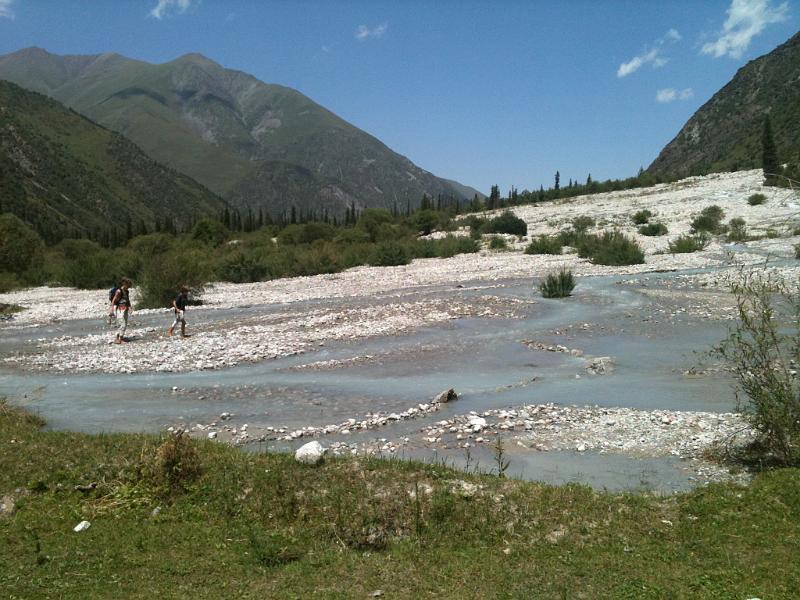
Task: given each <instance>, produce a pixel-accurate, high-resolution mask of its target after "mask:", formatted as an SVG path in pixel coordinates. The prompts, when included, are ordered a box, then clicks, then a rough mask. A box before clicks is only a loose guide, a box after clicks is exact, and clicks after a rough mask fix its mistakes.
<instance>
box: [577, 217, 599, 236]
mask: <svg viewBox="0 0 800 600" xmlns="http://www.w3.org/2000/svg"><path fill="white" fill-rule="evenodd" d="M594 226H595V220H594V218H593V217H589V216H587V215H581V216H579V217H575V218H574V219H572V229H573V230H575V231H576V232H577V233H584V232H585V231H587V230H588V229H589V228H590V227H594Z"/></svg>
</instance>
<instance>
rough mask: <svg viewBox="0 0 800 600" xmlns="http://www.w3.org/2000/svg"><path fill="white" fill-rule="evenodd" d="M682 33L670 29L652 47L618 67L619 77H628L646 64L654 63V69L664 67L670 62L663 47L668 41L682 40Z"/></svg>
mask: <svg viewBox="0 0 800 600" xmlns="http://www.w3.org/2000/svg"><path fill="white" fill-rule="evenodd" d="M681 39H682V37H681V34H680V33H679V32H678V30H677V29H670V30H669V31H667V33H665V34H664V35H663V36H662V37H660V38H659V39H657V40H656V41H655V43H654V44H653V47H652V48H645V50H644V52H642V53H641V54H639V55H637V56H634V57H633V58H632V59H630V60H629V61H628V62H624V63H622V64H621V65H620V66H619V68H618V69H617V77H627V76H628V75H630V74H631V73H635V72H636V71H638V70H639V69H641V68H642V67H643V66H644V65H647V64H650V65H653V68H654V69H658V68H659V67H663V66H664V65H665V64H667V63H668V62H669V59H668V58H664V57H663V56H661V49H662V48H663V47H664V44H666V43H667V42H671V43H673V44H674V43H675V42H679V41H681Z"/></svg>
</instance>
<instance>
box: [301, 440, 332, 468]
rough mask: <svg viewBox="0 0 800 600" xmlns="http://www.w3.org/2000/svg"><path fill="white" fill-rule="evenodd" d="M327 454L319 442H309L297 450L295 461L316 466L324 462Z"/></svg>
mask: <svg viewBox="0 0 800 600" xmlns="http://www.w3.org/2000/svg"><path fill="white" fill-rule="evenodd" d="M325 452H326V450H325V448H323V447H322V444H320V443H319V442H317V441H313V442H308V443H307V444H303V445H302V446H300V447H299V448H298V449H297V451H296V452H295V453H294V459H295V460H296V461H297V462H301V463H303V464H306V465H316V464H319V463H320V462H322V458H323V456H324V455H325Z"/></svg>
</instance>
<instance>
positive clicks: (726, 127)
mask: <svg viewBox="0 0 800 600" xmlns="http://www.w3.org/2000/svg"><path fill="white" fill-rule="evenodd" d="M766 115H769V117H770V121H771V126H772V131H773V136H774V139H775V145H776V147H777V150H778V158H779V160H780V161H781V162H790V161H791V162H797V161H798V159H800V33H797V34H795V35H794V36H792V37H791V38H790V39H789V40H788V41H787V42H785V43H784V44H781V45H780V46H778V47H777V48H775V50H773V51H772V52H770V53H769V54H765V55H764V56H761V57H759V58H757V59H755V60H752V61H750V62H749V63H747V64H746V65H745V66H743V67H742V68H741V69H739V70H738V72H737V73H736V75H735V76H734V77H733V79H732V80H731V81H730V82H729V83H728V84H727V85H725V86H724V87H723V88H722V89H721V90H719V91H718V92H717V93H716V94H714V95H713V96H712V97H711V99H710V100H709V101H708V102H706V103H705V104H704V105H703V106H702V107H700V109H698V111H697V112H696V113H695V114H694V115H692V117H691V118H690V119H689V120H688V121H687V123H686V124H685V125H684V126H683V128H682V129H681V130H680V132H679V133H678V135H677V136H676V137H675V139H673V140H672V141H671V142H670V143H669V144H667V146H666V147H664V149H663V150H662V151H661V153H660V154H659V155H658V157H657V158H656V159H655V160H654V161H653V163H652V164H651V165H650V166H649V168H648V171H649V172H650V173H651V174H653V175H665V176H672V177H675V176H678V177H681V176H685V175H701V174H705V173H709V172H716V171H738V170H742V169H753V168H759V167H761V136H762V132H763V129H764V119H765V116H766Z"/></svg>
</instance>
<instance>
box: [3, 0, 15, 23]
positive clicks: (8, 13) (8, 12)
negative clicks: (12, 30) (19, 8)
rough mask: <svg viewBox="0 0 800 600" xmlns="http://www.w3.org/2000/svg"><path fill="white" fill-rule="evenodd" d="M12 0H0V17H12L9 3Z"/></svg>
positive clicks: (12, 13)
mask: <svg viewBox="0 0 800 600" xmlns="http://www.w3.org/2000/svg"><path fill="white" fill-rule="evenodd" d="M12 4H14V0H0V19H13V18H14V11H13V10H11V5H12Z"/></svg>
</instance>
